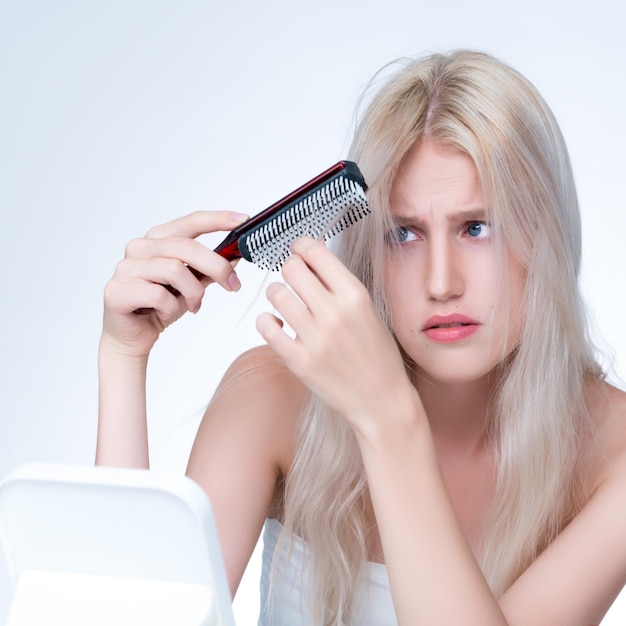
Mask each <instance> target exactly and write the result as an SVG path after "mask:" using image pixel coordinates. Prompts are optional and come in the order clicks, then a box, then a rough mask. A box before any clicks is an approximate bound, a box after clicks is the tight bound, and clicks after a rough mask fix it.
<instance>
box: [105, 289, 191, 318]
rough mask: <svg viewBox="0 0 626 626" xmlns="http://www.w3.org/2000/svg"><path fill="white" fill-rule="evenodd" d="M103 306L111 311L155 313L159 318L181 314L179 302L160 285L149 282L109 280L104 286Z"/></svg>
mask: <svg viewBox="0 0 626 626" xmlns="http://www.w3.org/2000/svg"><path fill="white" fill-rule="evenodd" d="M104 299H105V308H106V309H108V310H110V311H112V312H113V313H120V314H124V315H125V314H129V313H134V312H136V311H137V312H141V313H144V314H145V313H156V315H157V316H158V317H159V319H160V320H162V321H163V320H171V319H172V318H174V317H176V316H178V315H180V314H181V309H180V307H181V302H180V300H179V299H178V298H177V297H176V296H174V295H172V294H171V293H170V292H169V291H167V289H165V288H164V287H163V286H162V285H157V284H155V283H150V282H145V281H142V282H125V283H119V282H115V281H111V282H109V283H108V284H107V286H106V287H105V292H104Z"/></svg>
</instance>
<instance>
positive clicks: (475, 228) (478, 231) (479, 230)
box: [467, 222, 490, 239]
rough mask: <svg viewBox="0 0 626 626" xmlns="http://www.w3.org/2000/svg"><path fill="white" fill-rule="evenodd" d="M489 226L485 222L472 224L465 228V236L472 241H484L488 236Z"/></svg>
mask: <svg viewBox="0 0 626 626" xmlns="http://www.w3.org/2000/svg"><path fill="white" fill-rule="evenodd" d="M489 231H490V228H489V225H488V224H485V222H472V223H471V224H470V225H469V226H468V227H467V234H468V235H469V236H470V237H471V238H472V239H485V238H486V237H488V236H489V234H490V233H489Z"/></svg>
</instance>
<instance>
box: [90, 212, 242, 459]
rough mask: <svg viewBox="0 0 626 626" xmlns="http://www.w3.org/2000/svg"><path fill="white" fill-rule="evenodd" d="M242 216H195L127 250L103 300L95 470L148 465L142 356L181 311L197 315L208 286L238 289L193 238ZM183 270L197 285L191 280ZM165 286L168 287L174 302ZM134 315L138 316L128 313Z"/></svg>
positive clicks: (228, 271) (227, 269)
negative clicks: (104, 466)
mask: <svg viewBox="0 0 626 626" xmlns="http://www.w3.org/2000/svg"><path fill="white" fill-rule="evenodd" d="M246 217H247V216H245V215H242V214H239V213H233V212H229V211H223V212H219V211H218V212H209V211H198V212H196V213H192V214H191V215H187V216H185V217H181V218H179V219H177V220H174V221H172V222H168V223H167V224H163V225H161V226H157V227H155V228H153V229H152V230H151V231H149V232H148V233H147V235H146V236H145V237H143V238H141V239H135V240H133V241H131V242H130V243H129V244H128V245H127V247H126V254H125V257H124V259H123V260H122V261H121V262H120V263H119V264H118V266H117V268H116V270H115V274H114V275H113V277H112V278H111V280H110V281H109V282H108V283H107V286H106V289H105V293H104V318H103V329H102V336H101V339H100V349H99V354H98V373H99V405H98V440H97V446H96V464H98V465H115V466H122V467H148V466H149V455H148V437H147V423H146V369H147V364H148V356H149V354H150V351H151V350H152V347H153V346H154V343H155V342H156V340H157V339H158V337H159V335H160V334H161V332H162V331H163V330H164V329H165V328H167V327H168V326H169V325H170V324H172V323H173V322H175V321H176V320H177V319H178V318H180V317H181V316H182V315H183V314H184V313H186V312H187V311H191V312H197V311H198V310H199V308H200V304H201V302H202V297H203V295H204V290H205V289H206V287H207V286H208V285H209V284H211V283H213V282H216V283H219V284H220V285H221V286H222V287H223V288H224V289H226V290H227V291H237V290H238V289H239V280H238V278H237V275H236V274H235V271H234V266H233V264H231V263H230V262H229V261H227V260H226V259H224V258H222V257H221V256H220V255H218V254H216V253H215V252H213V251H212V250H209V249H207V248H206V247H205V246H203V245H202V244H201V243H199V242H198V241H196V237H198V236H200V235H202V234H205V233H210V232H214V231H230V230H232V229H233V228H235V227H236V226H238V225H239V224H241V223H242V222H243V221H244V220H245V219H246ZM188 266H189V267H193V268H195V269H196V270H198V272H200V273H201V274H203V275H204V278H202V279H198V278H197V277H196V276H195V275H194V274H193V273H192V272H191V271H189V269H188ZM164 285H171V286H172V287H173V288H174V289H175V290H176V291H177V292H178V294H179V295H174V294H173V293H172V292H171V291H170V290H169V289H167V288H166V287H164ZM140 309H143V310H144V314H137V313H136V312H135V311H137V310H140Z"/></svg>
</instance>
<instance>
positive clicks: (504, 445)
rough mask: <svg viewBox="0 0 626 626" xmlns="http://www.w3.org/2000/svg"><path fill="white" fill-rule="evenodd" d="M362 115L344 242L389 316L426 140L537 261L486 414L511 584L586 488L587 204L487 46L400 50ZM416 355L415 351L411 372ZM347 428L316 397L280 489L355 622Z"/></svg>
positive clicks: (529, 263) (501, 231)
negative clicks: (351, 217) (458, 162)
mask: <svg viewBox="0 0 626 626" xmlns="http://www.w3.org/2000/svg"><path fill="white" fill-rule="evenodd" d="M399 65H400V69H399V71H395V73H393V75H392V76H391V78H388V79H386V80H385V81H384V82H383V84H382V86H381V87H380V88H379V89H378V90H377V92H376V93H375V95H374V96H373V97H372V98H371V100H370V101H369V104H368V106H367V107H366V109H365V111H364V113H363V115H362V116H361V117H360V119H359V121H358V124H357V129H356V134H355V138H354V141H353V145H352V149H351V154H350V158H351V159H353V160H355V161H356V162H357V163H358V164H359V167H360V168H361V170H362V171H363V173H364V176H365V179H366V180H367V182H368V184H369V187H370V188H369V192H368V198H369V201H370V204H371V206H372V209H373V210H372V215H371V216H370V217H369V218H368V219H367V220H365V221H364V222H363V223H362V224H361V225H359V227H356V228H352V229H348V230H347V231H346V232H345V233H344V234H343V236H342V238H341V241H340V242H339V247H338V255H339V257H340V258H341V259H342V261H343V262H344V263H345V264H346V265H347V266H348V268H349V269H350V270H351V271H352V272H353V273H354V274H355V275H356V276H357V277H358V278H359V279H360V280H361V281H363V283H364V284H365V285H366V287H367V288H368V290H369V292H370V294H371V297H372V300H373V302H374V305H375V306H376V308H377V309H378V311H379V312H380V315H381V316H382V318H383V319H384V320H385V321H386V322H387V324H388V325H389V328H390V329H391V330H392V320H391V319H390V315H389V312H388V310H387V308H386V305H385V286H384V281H383V275H384V263H385V254H386V251H385V250H386V247H385V241H384V238H385V233H387V232H389V228H390V225H391V221H390V210H389V197H390V193H391V189H392V185H393V182H394V179H395V176H396V174H397V172H398V168H399V167H400V164H401V163H402V162H403V160H404V159H405V157H406V156H407V154H408V153H409V152H410V151H411V150H412V149H413V148H414V147H415V146H416V145H417V143H418V142H420V141H421V140H422V139H423V138H428V139H429V140H431V141H433V142H434V143H435V144H437V145H440V146H443V147H449V148H453V149H455V150H458V151H461V152H463V153H465V154H467V155H469V156H470V157H471V158H472V160H473V161H474V163H475V165H476V168H477V171H478V174H479V177H480V180H481V183H482V187H483V195H484V197H485V201H486V204H487V206H488V208H489V210H490V211H491V213H492V215H493V218H494V227H495V228H496V229H497V232H496V240H497V241H499V249H500V252H501V254H502V255H503V258H504V254H503V251H504V250H509V251H511V252H512V253H513V255H514V256H515V257H516V258H517V259H518V260H519V261H520V262H521V263H522V264H523V265H524V267H525V268H526V271H527V281H526V287H525V302H524V307H525V309H524V310H525V316H524V328H523V333H522V339H521V341H520V343H519V345H518V347H517V348H516V350H515V353H514V354H513V355H512V356H511V358H509V359H505V360H504V361H503V363H502V365H501V366H500V369H499V375H500V376H499V380H500V384H499V386H498V388H497V392H496V397H495V398H494V400H493V404H492V406H491V408H490V411H489V416H488V420H487V424H486V428H487V429H488V435H489V437H490V441H492V443H493V446H494V450H495V453H496V468H497V487H496V495H495V500H494V505H493V515H492V517H491V521H490V523H489V524H488V525H487V527H486V528H485V529H484V540H483V545H482V547H481V550H480V553H479V554H477V558H478V559H479V562H480V563H481V567H482V570H483V572H484V575H485V577H486V578H487V580H488V582H489V583H490V585H491V587H492V589H493V591H494V593H495V594H496V595H499V594H501V593H502V592H503V591H504V590H506V588H507V587H508V586H509V585H510V584H511V582H512V581H513V580H514V579H515V578H516V577H517V576H518V575H519V574H520V573H521V572H522V571H523V570H524V569H525V568H526V567H527V566H528V564H530V563H531V562H532V561H533V560H534V559H535V558H536V557H537V555H538V554H539V553H540V551H541V550H542V549H543V548H544V547H545V546H546V545H547V544H548V543H549V542H550V541H551V540H552V539H553V538H554V537H555V536H556V534H557V533H558V532H559V531H560V530H561V529H562V528H563V526H564V525H565V524H566V523H567V522H568V521H569V519H571V517H572V515H573V514H574V513H575V512H576V511H577V510H578V509H579V508H580V506H581V502H582V501H583V500H584V498H585V497H586V495H585V494H584V493H583V485H582V480H581V476H580V467H579V460H580V457H581V450H582V446H583V443H584V437H585V434H586V433H587V432H588V429H589V420H590V418H589V416H588V414H587V412H586V410H585V409H584V406H585V402H584V397H583V382H584V379H585V377H586V376H588V375H592V376H601V375H602V373H601V371H600V368H599V366H598V364H597V361H596V359H595V356H594V349H593V347H592V345H591V343H590V341H589V338H588V336H587V328H586V321H585V314H584V307H583V305H582V302H581V299H580V295H579V290H578V272H579V266H580V253H581V232H580V223H579V212H578V205H577V199H576V192H575V187H574V180H573V175H572V171H571V166H570V162H569V158H568V154H567V150H566V147H565V143H564V141H563V138H562V135H561V132H560V130H559V128H558V125H557V123H556V121H555V119H554V117H553V115H552V113H551V112H550V110H549V108H548V106H547V105H546V103H545V102H544V101H543V99H542V98H541V96H540V95H539V94H538V93H537V91H536V89H535V88H534V87H533V86H532V85H531V84H530V83H529V82H528V81H527V80H526V79H525V78H523V77H522V76H521V75H520V74H519V73H518V72H517V71H515V70H514V69H512V68H511V67H509V66H508V65H506V64H504V63H502V62H500V61H498V60H496V59H494V58H493V57H491V56H489V55H487V54H484V53H479V52H472V51H455V52H452V53H450V54H448V55H443V54H435V55H431V56H429V57H426V58H423V59H419V60H411V59H409V60H405V61H402V62H399ZM412 365H413V364H412V363H410V362H407V368H408V370H409V373H410V371H411V367H412ZM368 498H369V495H368V490H367V482H366V478H365V475H364V471H363V467H362V464H361V459H360V454H359V450H358V447H357V445H356V442H355V439H354V436H353V434H352V432H351V430H350V427H349V426H347V425H346V423H345V422H344V421H343V420H342V419H341V418H340V417H339V416H337V415H334V414H333V413H332V411H330V410H329V409H328V407H326V406H324V405H323V404H321V403H320V402H319V401H318V400H317V399H315V398H312V399H311V402H310V404H309V406H308V408H307V410H306V411H305V414H304V415H303V418H302V424H301V432H300V439H299V444H298V449H297V452H296V457H295V460H294V463H293V467H292V470H291V472H290V474H289V476H288V477H287V481H286V491H285V529H286V531H287V532H289V533H295V534H297V535H299V536H301V537H302V538H304V539H305V540H306V541H308V542H309V544H310V545H311V546H312V553H313V555H314V563H313V577H314V585H313V589H312V590H311V604H310V606H311V610H312V615H313V618H312V623H315V624H325V625H330V624H345V623H346V622H347V621H348V620H349V616H350V611H351V605H352V602H353V597H354V591H355V588H356V581H357V579H358V575H359V572H360V571H361V568H362V566H363V564H364V562H365V561H366V559H367V554H368V538H369V536H370V533H371V532H372V531H373V529H374V527H375V525H374V521H373V520H372V519H369V518H368V517H367V515H366V514H367V511H370V510H371V508H370V507H369V500H368Z"/></svg>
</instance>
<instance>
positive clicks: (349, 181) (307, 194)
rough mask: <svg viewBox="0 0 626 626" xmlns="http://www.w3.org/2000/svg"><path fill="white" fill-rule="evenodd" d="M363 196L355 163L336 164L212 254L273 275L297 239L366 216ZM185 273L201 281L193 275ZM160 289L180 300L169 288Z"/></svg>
mask: <svg viewBox="0 0 626 626" xmlns="http://www.w3.org/2000/svg"><path fill="white" fill-rule="evenodd" d="M366 191H367V184H366V183H365V180H364V179H363V175H362V174H361V171H360V170H359V168H358V166H357V164H356V163H354V162H352V161H339V162H338V163H335V165H333V166H332V167H329V168H328V169H327V170H325V171H324V172H322V173H321V174H319V175H317V176H316V177H315V178H312V179H311V180H310V181H308V182H307V183H305V184H304V185H302V186H301V187H298V188H297V189H296V190H294V191H292V192H291V193H290V194H288V195H286V196H285V197H284V198H282V199H280V200H278V202H275V203H274V204H272V205H271V206H269V207H268V208H267V209H265V210H263V211H261V212H260V213H257V214H256V215H254V216H253V217H251V218H250V219H248V220H246V221H245V222H244V223H243V224H241V225H240V226H238V227H237V228H235V229H234V230H232V231H231V232H230V233H228V235H227V236H226V238H225V239H224V240H223V241H222V242H221V243H220V244H219V245H218V246H217V248H215V249H214V252H217V253H218V254H219V255H220V256H223V257H224V258H225V259H228V260H229V261H234V260H236V259H242V258H243V259H245V260H246V261H250V262H251V263H254V264H255V265H257V266H258V267H260V268H262V269H269V270H278V269H280V268H281V266H282V264H283V263H284V261H285V260H286V259H287V257H288V256H289V254H290V252H291V251H290V248H291V244H292V243H293V242H294V241H295V240H296V239H298V238H299V237H305V236H307V237H312V238H314V239H320V238H324V239H328V238H330V237H332V236H333V235H337V234H339V233H340V232H341V231H342V230H343V229H344V228H347V227H348V226H351V225H352V224H354V223H356V222H358V221H359V220H360V219H362V218H363V217H365V216H366V215H367V214H368V213H369V212H370V209H369V205H368V202H367V198H366V197H365V192H366ZM188 269H189V271H191V272H192V273H193V274H194V276H196V277H197V278H203V274H202V273H201V272H199V271H198V270H196V269H194V268H193V267H189V268H188ZM165 287H166V289H168V290H169V291H171V292H172V293H173V294H174V295H179V293H178V291H177V290H176V289H174V287H172V286H171V285H165ZM152 310H153V309H151V308H142V309H137V310H136V311H135V313H138V314H144V313H150V312H151V311H152Z"/></svg>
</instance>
